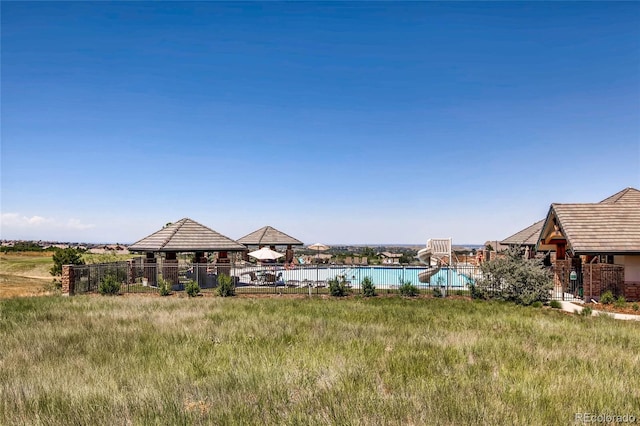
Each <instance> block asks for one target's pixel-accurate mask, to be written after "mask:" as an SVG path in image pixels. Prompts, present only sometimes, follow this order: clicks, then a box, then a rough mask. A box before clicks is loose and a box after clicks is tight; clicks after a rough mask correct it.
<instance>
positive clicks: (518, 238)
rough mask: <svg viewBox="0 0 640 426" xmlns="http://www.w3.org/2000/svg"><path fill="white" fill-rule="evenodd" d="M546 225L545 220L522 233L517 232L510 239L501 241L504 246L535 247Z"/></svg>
mask: <svg viewBox="0 0 640 426" xmlns="http://www.w3.org/2000/svg"><path fill="white" fill-rule="evenodd" d="M543 225H544V219H542V220H539V221H537V222H536V223H534V224H533V225H531V226H528V227H526V228H525V229H523V230H522V231H519V232H516V233H515V234H513V235H512V236H510V237H507V238H505V239H504V240H502V241H500V244H503V245H521V246H535V245H536V243H537V242H538V237H539V236H540V231H541V230H542V226H543Z"/></svg>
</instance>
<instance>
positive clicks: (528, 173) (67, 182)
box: [0, 1, 640, 244]
mask: <svg viewBox="0 0 640 426" xmlns="http://www.w3.org/2000/svg"><path fill="white" fill-rule="evenodd" d="M0 7H1V13H2V15H1V20H2V22H1V23H2V29H1V31H2V59H1V60H2V70H1V71H2V77H1V78H2V80H1V81H2V87H1V101H2V102H1V108H2V110H1V121H2V122H1V124H2V130H1V137H2V147H1V149H2V151H1V154H2V163H1V166H2V171H1V178H2V187H1V189H2V195H1V197H2V198H1V202H2V206H1V207H2V226H1V230H0V237H1V238H3V239H14V238H19V239H55V240H63V241H86V242H121V243H129V242H133V241H136V240H138V239H140V238H142V237H145V236H146V235H148V234H150V233H152V232H154V231H156V230H158V229H160V228H161V227H162V226H163V225H164V224H165V223H167V222H173V221H177V220H179V219H181V218H183V217H190V218H192V219H194V220H196V221H198V222H200V223H202V224H204V225H206V226H209V227H210V228H212V229H214V230H216V231H218V232H220V233H222V234H224V235H227V236H229V237H231V238H236V239H237V238H240V237H242V236H244V235H246V234H248V233H250V232H252V231H254V230H256V229H258V228H260V227H262V226H265V225H271V226H274V227H276V228H278V229H280V230H282V231H283V232H286V233H288V234H290V235H292V236H294V237H296V238H298V239H300V240H302V241H304V242H305V243H307V244H311V243H314V242H317V241H319V242H323V243H329V244H331V243H334V244H335V243H355V244H375V243H406V244H411V243H418V244H424V242H425V241H426V240H427V239H428V238H442V237H453V239H454V243H459V244H462V243H483V242H484V241H486V240H495V239H503V238H505V237H507V236H509V235H511V234H513V233H515V232H517V231H519V230H521V229H523V228H524V227H526V226H529V225H531V224H532V223H533V222H535V221H537V220H539V219H542V218H544V216H545V215H546V213H547V211H548V209H549V205H550V203H552V202H597V201H600V200H602V199H603V198H606V197H607V196H609V195H611V194H613V193H615V192H617V191H619V190H622V189H623V188H626V187H629V186H632V187H636V188H640V3H638V2H624V3H612V2H606V3H605V2H602V3H598V2H588V3H582V2H533V3H526V2H517V3H506V2H488V3H477V2H472V3H467V2H461V3H459V2H455V3H437V2H410V3H398V2H393V3H386V2H375V3H366V2H351V3H338V2H329V3H312V2H299V3H272V2H264V3H263V2H253V3H218V2H197V3H191V2H176V3H173V2H159V3H156V2H154V3H146V2H114V3H109V2H69V3H65V2H10V1H3V2H2V3H1V4H0Z"/></svg>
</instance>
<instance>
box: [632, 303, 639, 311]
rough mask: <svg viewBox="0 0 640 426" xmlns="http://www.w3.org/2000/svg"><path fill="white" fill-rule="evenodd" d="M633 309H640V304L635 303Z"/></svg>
mask: <svg viewBox="0 0 640 426" xmlns="http://www.w3.org/2000/svg"><path fill="white" fill-rule="evenodd" d="M631 309H633V310H634V311H637V310H639V309H640V306H638V304H637V303H634V304H633V305H631Z"/></svg>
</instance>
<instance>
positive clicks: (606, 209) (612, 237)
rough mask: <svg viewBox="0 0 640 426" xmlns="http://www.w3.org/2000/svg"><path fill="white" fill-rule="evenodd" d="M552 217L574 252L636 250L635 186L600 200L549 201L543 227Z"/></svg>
mask: <svg viewBox="0 0 640 426" xmlns="http://www.w3.org/2000/svg"><path fill="white" fill-rule="evenodd" d="M554 217H555V218H556V222H557V224H558V226H559V228H560V230H561V232H562V234H563V235H564V236H565V237H566V238H567V243H568V244H569V247H571V249H572V251H573V252H574V253H576V254H597V253H600V254H614V253H640V191H638V190H637V189H635V188H626V189H625V190H623V191H620V192H618V193H617V194H614V195H612V196H611V197H609V198H607V199H605V200H603V201H602V202H600V203H593V204H551V208H550V209H549V213H548V214H547V219H546V221H545V226H544V228H545V230H546V229H551V222H552V218H554ZM543 233H544V232H543ZM543 233H542V234H543ZM542 234H541V236H542Z"/></svg>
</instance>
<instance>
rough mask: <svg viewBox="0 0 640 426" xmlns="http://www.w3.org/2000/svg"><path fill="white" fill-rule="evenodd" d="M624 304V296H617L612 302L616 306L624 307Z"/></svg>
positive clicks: (625, 302) (625, 300)
mask: <svg viewBox="0 0 640 426" xmlns="http://www.w3.org/2000/svg"><path fill="white" fill-rule="evenodd" d="M626 304H627V299H625V298H624V296H620V297H618V298H617V299H616V301H615V302H614V305H616V307H617V308H624V306H625V305H626Z"/></svg>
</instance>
